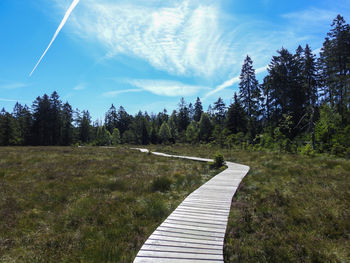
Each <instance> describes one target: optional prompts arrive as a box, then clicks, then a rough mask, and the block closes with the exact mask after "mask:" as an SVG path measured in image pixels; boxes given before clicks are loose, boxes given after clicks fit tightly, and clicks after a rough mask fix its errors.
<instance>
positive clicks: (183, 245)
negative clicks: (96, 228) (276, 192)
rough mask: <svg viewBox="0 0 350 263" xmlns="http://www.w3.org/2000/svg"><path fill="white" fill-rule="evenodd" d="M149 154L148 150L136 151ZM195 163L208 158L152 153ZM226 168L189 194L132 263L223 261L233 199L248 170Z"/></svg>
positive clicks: (239, 166) (154, 233) (230, 165)
mask: <svg viewBox="0 0 350 263" xmlns="http://www.w3.org/2000/svg"><path fill="white" fill-rule="evenodd" d="M135 149H137V150H140V151H142V152H148V150H147V149H139V148H135ZM152 153H153V154H155V155H160V156H164V157H174V158H184V159H190V160H195V161H204V162H208V161H212V160H211V159H204V158H197V157H188V156H177V155H169V154H163V153H157V152H152ZM226 165H227V167H228V168H227V169H226V170H225V171H223V172H221V173H219V174H218V175H216V176H215V177H213V178H212V179H211V180H209V181H208V182H207V183H205V184H203V185H202V186H201V187H199V188H198V189H197V190H195V191H194V192H193V193H191V194H190V195H189V196H188V197H187V198H186V199H185V200H184V201H183V202H182V203H181V204H180V205H179V206H178V207H177V208H176V209H175V210H174V212H173V213H172V214H171V215H170V216H169V217H168V218H167V219H166V220H165V221H164V222H163V223H162V224H161V225H160V226H159V227H158V228H157V229H156V230H155V231H154V232H153V233H152V235H151V236H150V237H149V238H148V239H147V241H146V242H145V244H144V245H143V246H142V248H141V249H140V251H139V252H138V254H137V256H136V258H135V260H134V262H135V263H139V262H174V263H175V262H179V263H182V262H183V263H185V262H188V263H189V262H202V263H206V262H224V258H223V245H224V237H225V232H226V225H227V220H228V216H229V213H230V207H231V201H232V197H233V195H234V194H235V192H236V190H237V187H238V185H239V184H240V182H241V180H242V179H243V177H244V176H245V175H246V174H247V173H248V171H249V167H248V166H245V165H241V164H236V163H231V162H226Z"/></svg>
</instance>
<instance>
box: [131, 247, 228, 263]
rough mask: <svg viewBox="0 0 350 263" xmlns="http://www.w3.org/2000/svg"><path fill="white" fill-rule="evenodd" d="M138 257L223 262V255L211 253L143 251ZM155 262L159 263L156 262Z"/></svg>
mask: <svg viewBox="0 0 350 263" xmlns="http://www.w3.org/2000/svg"><path fill="white" fill-rule="evenodd" d="M137 256H141V257H153V258H178V259H203V260H213V259H214V260H222V259H223V256H222V255H217V254H209V253H186V252H184V253H182V252H171V251H146V250H143V249H141V250H140V251H139V253H138V254H137ZM155 262H157V261H156V260H155Z"/></svg>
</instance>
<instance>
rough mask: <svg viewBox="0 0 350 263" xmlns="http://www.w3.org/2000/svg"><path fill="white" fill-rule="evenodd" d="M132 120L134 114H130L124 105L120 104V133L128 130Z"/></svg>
mask: <svg viewBox="0 0 350 263" xmlns="http://www.w3.org/2000/svg"><path fill="white" fill-rule="evenodd" d="M131 121H132V116H130V115H129V114H128V113H127V112H126V110H125V109H124V108H123V106H120V107H119V109H118V127H116V128H118V130H119V131H120V134H121V135H123V133H124V132H125V131H126V130H128V128H129V125H130V123H131Z"/></svg>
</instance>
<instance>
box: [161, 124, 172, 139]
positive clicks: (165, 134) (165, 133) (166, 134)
mask: <svg viewBox="0 0 350 263" xmlns="http://www.w3.org/2000/svg"><path fill="white" fill-rule="evenodd" d="M159 138H160V140H161V142H162V143H165V144H166V143H168V142H170V139H171V133H170V128H169V125H168V124H167V123H166V122H163V123H162V125H161V126H160V129H159Z"/></svg>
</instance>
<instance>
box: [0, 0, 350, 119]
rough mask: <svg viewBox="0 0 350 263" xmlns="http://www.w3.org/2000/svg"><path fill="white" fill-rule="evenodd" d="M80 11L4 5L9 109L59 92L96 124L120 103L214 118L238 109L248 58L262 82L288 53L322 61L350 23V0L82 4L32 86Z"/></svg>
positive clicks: (51, 1)
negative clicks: (304, 52)
mask: <svg viewBox="0 0 350 263" xmlns="http://www.w3.org/2000/svg"><path fill="white" fill-rule="evenodd" d="M72 2H73V0H35V1H27V0H1V1H0V35H1V40H0V108H2V107H5V109H6V110H8V111H12V108H13V106H14V104H15V102H16V101H19V102H20V103H22V104H28V105H31V104H32V102H33V100H34V99H35V98H36V97H37V96H39V95H40V96H41V95H43V94H44V93H47V94H51V93H52V91H54V90H56V91H57V92H58V94H59V95H60V97H61V99H62V100H63V101H66V100H68V101H69V102H70V104H71V105H72V106H73V107H74V108H79V109H80V110H83V109H88V110H89V111H90V113H91V114H92V117H93V119H96V118H103V117H104V113H105V112H106V111H107V110H108V108H109V107H110V105H111V104H112V103H113V104H114V105H116V106H120V105H122V106H124V107H125V109H126V110H127V111H128V112H129V113H132V114H134V113H136V112H137V111H138V110H143V111H148V112H149V113H151V112H155V113H158V112H159V111H161V110H162V109H163V108H167V109H168V110H169V111H171V110H173V109H175V108H176V107H177V104H178V102H179V100H180V98H181V97H184V98H185V100H186V101H187V102H194V101H195V99H196V97H197V96H198V97H200V98H201V99H202V102H203V105H204V108H205V109H206V108H207V107H208V105H209V104H210V103H213V102H214V101H215V100H217V98H218V97H222V98H223V99H224V101H225V102H226V103H229V102H230V100H231V99H232V96H233V93H234V91H237V88H238V75H239V73H240V70H241V65H242V62H243V60H244V58H245V56H246V55H247V54H249V55H250V56H251V57H252V59H253V61H254V67H255V69H256V72H257V76H258V79H259V80H261V79H262V78H263V77H264V75H265V74H266V66H267V65H268V63H269V62H270V59H271V57H272V56H273V55H275V54H276V50H278V49H280V48H281V47H282V46H283V47H285V48H288V49H289V50H291V51H293V52H294V50H295V49H296V48H297V46H298V44H301V45H305V44H306V43H308V44H309V45H310V46H311V48H312V49H313V50H315V52H316V53H318V51H319V49H320V47H321V46H322V43H323V40H324V37H325V36H326V33H327V32H328V31H329V29H330V24H331V22H332V20H333V18H334V17H335V16H336V15H337V14H338V13H340V14H342V15H343V16H344V17H345V19H346V21H347V22H348V23H349V22H350V0H337V1H334V0H333V1H331V0H318V1H312V0H303V1H301V0H295V1H277V0H255V1H253V0H246V1H238V0H215V1H211V0H172V1H166V0H133V1H130V0H80V2H79V3H78V5H77V6H76V8H75V9H74V10H73V12H72V13H71V15H70V17H69V19H68V21H67V23H66V24H65V25H64V27H63V29H62V30H61V31H60V33H59V35H58V36H57V38H56V39H55V41H54V42H53V44H52V46H51V47H50V49H49V50H48V52H47V53H46V55H45V57H44V58H43V60H42V61H41V63H40V64H39V66H38V67H37V68H36V70H35V71H34V73H33V75H32V76H31V77H30V76H29V74H30V72H31V71H32V70H33V68H34V66H35V64H36V63H37V61H38V59H39V58H40V56H41V55H42V54H43V52H44V50H45V49H46V48H47V46H48V44H49V42H50V40H51V38H52V36H53V35H54V33H55V31H56V30H57V28H58V26H59V24H60V23H61V21H62V18H63V17H64V15H65V14H66V11H67V10H68V8H69V6H70V5H71V4H72Z"/></svg>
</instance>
